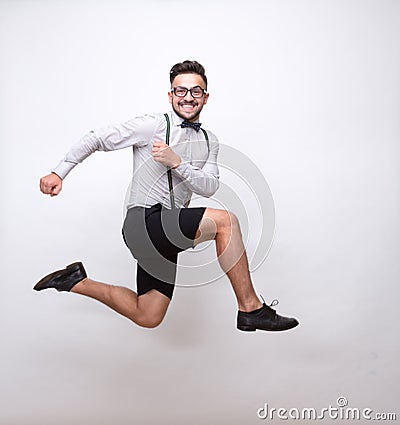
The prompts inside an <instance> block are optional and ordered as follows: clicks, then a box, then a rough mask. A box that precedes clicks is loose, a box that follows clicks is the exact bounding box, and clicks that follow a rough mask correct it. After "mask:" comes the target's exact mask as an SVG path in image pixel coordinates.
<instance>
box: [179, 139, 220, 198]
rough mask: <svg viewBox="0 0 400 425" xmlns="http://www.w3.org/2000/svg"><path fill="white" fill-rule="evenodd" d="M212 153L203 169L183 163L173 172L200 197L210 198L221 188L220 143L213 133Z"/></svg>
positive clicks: (211, 140) (211, 141)
mask: <svg viewBox="0 0 400 425" xmlns="http://www.w3.org/2000/svg"><path fill="white" fill-rule="evenodd" d="M209 133H210V134H211V137H210V153H209V156H208V159H207V162H206V163H205V164H204V166H203V167H202V168H199V167H196V166H195V165H192V164H190V163H189V162H181V163H180V164H179V165H178V166H177V167H175V168H174V169H173V170H172V171H173V173H174V174H175V175H176V176H178V178H180V179H181V180H184V182H185V184H186V185H187V186H188V187H189V189H190V190H191V191H192V192H194V193H196V194H198V195H200V196H205V197H207V198H209V197H210V196H212V195H214V193H215V192H216V191H217V190H218V188H219V170H218V162H217V158H218V152H219V143H218V140H217V138H216V137H215V136H214V135H213V134H212V133H211V132H209Z"/></svg>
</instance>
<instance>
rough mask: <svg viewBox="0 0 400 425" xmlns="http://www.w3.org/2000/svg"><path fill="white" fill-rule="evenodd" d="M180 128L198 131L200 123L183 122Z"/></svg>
mask: <svg viewBox="0 0 400 425" xmlns="http://www.w3.org/2000/svg"><path fill="white" fill-rule="evenodd" d="M181 127H182V128H187V127H190V128H193V130H196V131H199V130H200V127H201V123H200V122H190V121H188V120H184V121H183V122H182V124H181Z"/></svg>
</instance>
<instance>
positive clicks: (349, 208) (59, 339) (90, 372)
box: [0, 0, 400, 425]
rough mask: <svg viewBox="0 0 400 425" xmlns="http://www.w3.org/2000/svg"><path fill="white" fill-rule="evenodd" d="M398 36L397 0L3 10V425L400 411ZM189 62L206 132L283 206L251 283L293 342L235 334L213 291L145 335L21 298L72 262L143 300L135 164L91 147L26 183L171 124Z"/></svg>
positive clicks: (178, 424) (115, 319) (216, 287)
mask: <svg viewBox="0 0 400 425" xmlns="http://www.w3.org/2000/svg"><path fill="white" fill-rule="evenodd" d="M399 39H400V2H398V1H394V0H379V1H378V0H376V1H372V0H371V1H370V0H366V1H361V0H359V1H357V0H346V1H341V0H339V1H333V0H332V1H330V0H326V1H323V0H321V1H317V0H299V1H295V0H293V1H288V0H283V1H269V0H266V1H255V0H250V1H246V2H234V1H227V0H226V1H218V0H214V1H211V0H210V1H202V2H199V1H197V2H195V1H179V0H175V1H173V0H166V1H161V0H160V1H155V0H149V1H138V0H132V1H127V0H126V1H122V0H118V1H117V0H113V1H105V0H104V1H89V0H86V1H79V2H78V1H68V2H67V1H61V0H59V1H54V2H53V1H49V0H48V1H45V0H42V1H40V0H38V1H22V0H21V1H1V2H0V49H1V54H0V140H1V151H0V153H1V156H0V161H1V168H0V177H1V259H2V261H1V264H2V267H1V270H2V278H1V297H0V307H1V309H0V319H1V341H2V342H1V351H0V352H1V354H0V356H1V363H0V368H1V375H0V376H1V379H0V382H1V383H0V391H1V393H0V400H1V407H0V423H1V424H7V425H36V424H38V425H39V424H40V425H47V424H51V425H56V424H57V425H58V424H60V425H61V424H62V425H64V424H72V423H74V424H85V425H103V424H104V425H109V424H113V425H125V424H133V423H135V424H136V423H137V424H141V425H145V424H146V425H147V424H166V425H167V424H168V425H186V424H189V423H190V424H201V425H205V424H207V425H208V424H210V425H214V424H218V425H225V424H230V425H243V424H246V425H247V424H257V423H260V420H259V419H258V418H257V409H258V408H260V407H262V406H263V405H264V403H268V404H269V406H270V407H276V408H278V407H286V408H291V407H297V408H302V407H315V408H323V407H328V405H329V404H332V405H334V406H335V405H336V399H337V397H339V396H346V397H347V398H348V400H349V406H350V407H359V408H365V407H369V408H371V409H373V410H374V411H375V412H394V411H396V408H397V407H398V394H399V389H400V388H399V378H400V376H399V366H398V358H399V327H400V326H399V321H398V300H399V292H400V291H399V264H400V262H399V254H400V249H399V236H400V234H399V233H400V232H399V219H398V217H399V213H400V211H399V205H400V200H399V174H400V171H399V166H398V164H399V139H400V137H399V136H400V126H399V123H400V118H399V117H400V115H399V112H400V108H399V105H400V103H399V100H400V84H399V76H400V72H399V71H400V51H399V48H398V41H399ZM184 59H195V60H198V61H199V62H201V63H203V64H204V65H205V67H206V71H207V75H208V78H209V91H210V93H211V94H210V100H209V104H208V105H207V106H206V108H205V110H204V114H203V115H202V121H203V122H204V123H205V126H206V127H207V128H211V129H212V130H213V131H214V132H215V133H216V134H217V135H218V136H219V139H220V141H221V142H222V143H225V144H227V145H230V146H232V147H234V148H236V149H239V150H241V151H243V152H244V153H245V154H246V155H247V156H248V157H250V158H251V159H252V160H253V162H254V164H256V165H257V167H259V168H260V170H262V172H263V174H264V175H265V178H266V179H267V181H268V183H269V185H270V187H271V189H272V192H273V193H274V198H275V207H276V220H277V228H276V235H275V241H274V244H273V246H272V249H271V252H270V255H269V257H268V258H267V260H266V261H265V263H264V264H263V265H262V267H260V268H259V269H258V270H257V271H256V272H255V273H254V275H253V277H254V283H255V286H256V288H257V291H258V292H259V293H262V294H264V296H265V297H266V298H267V300H268V301H271V300H272V299H273V298H279V300H280V305H279V312H281V313H283V314H288V315H295V316H297V317H298V318H299V320H300V322H301V326H300V327H298V328H297V329H295V330H293V331H290V332H286V333H279V334H271V333H263V332H256V333H250V334H247V333H241V332H239V331H237V330H236V328H235V316H236V305H235V300H234V297H233V293H232V290H231V288H230V285H229V282H228V280H227V279H226V278H225V277H224V278H221V279H220V280H219V281H218V282H216V283H214V284H212V285H207V286H204V287H201V288H177V290H176V293H175V296H174V300H173V303H172V305H171V308H170V310H169V312H168V315H167V318H166V320H165V322H164V323H163V324H162V325H161V326H160V327H159V328H157V329H155V330H145V329H141V328H139V327H136V326H135V325H133V324H132V323H130V322H129V321H128V320H127V319H125V318H123V317H120V316H118V315H117V314H115V313H114V312H113V311H111V310H108V309H106V308H105V307H104V306H102V305H101V304H99V303H97V302H95V301H92V300H89V299H86V298H83V297H79V296H75V295H73V294H68V293H61V294H58V293H56V292H54V291H46V292H43V293H35V292H34V291H32V286H33V285H34V284H35V283H36V282H37V280H39V279H40V278H41V277H42V276H43V275H44V274H47V273H48V272H50V271H52V270H54V269H57V268H60V267H64V266H65V265H66V264H68V263H69V262H72V261H75V260H82V261H83V262H84V263H85V265H86V267H87V270H88V272H89V274H90V276H91V277H93V278H95V279H99V280H102V281H106V282H112V283H115V284H121V285H127V286H130V287H132V288H134V274H135V265H134V263H133V261H132V260H131V257H130V254H129V252H128V250H127V249H126V248H125V246H124V244H123V242H122V239H121V236H120V227H121V220H122V204H123V198H124V194H125V190H126V187H127V184H128V180H129V176H130V172H131V153H130V151H129V150H126V151H121V152H116V153H109V154H104V153H97V154H95V155H93V157H91V158H89V159H88V160H87V161H86V162H85V163H84V164H82V165H80V166H78V167H77V168H76V169H75V170H74V171H73V172H72V173H71V174H70V175H69V176H68V177H67V179H66V180H65V187H64V190H63V192H62V194H61V195H60V196H59V197H57V198H53V199H51V198H46V197H44V196H43V195H42V194H41V193H40V192H39V190H38V181H39V178H40V177H41V176H42V175H44V174H47V173H48V172H49V171H50V169H51V168H52V167H54V166H55V165H56V164H57V163H58V161H59V160H60V159H61V158H62V157H63V155H64V154H65V152H66V151H67V149H68V148H69V147H70V146H71V145H72V144H73V143H75V142H76V141H77V140H78V139H79V138H80V137H81V136H82V135H83V134H84V133H85V132H87V131H88V130H91V129H92V128H97V127H99V126H102V125H104V124H108V123H113V122H119V121H122V120H125V119H129V118H131V117H132V116H134V115H139V114H143V113H146V112H152V111H159V112H164V111H166V110H168V109H169V104H168V101H167V91H168V88H169V85H168V83H169V82H168V72H169V69H170V67H171V66H172V65H173V64H174V63H176V62H179V61H182V60H184ZM251 232H253V233H254V234H257V232H259V229H257V228H253V229H252V228H251V226H250V233H251ZM276 422H279V420H277V421H276Z"/></svg>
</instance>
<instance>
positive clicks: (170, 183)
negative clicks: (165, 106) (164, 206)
mask: <svg viewBox="0 0 400 425" xmlns="http://www.w3.org/2000/svg"><path fill="white" fill-rule="evenodd" d="M164 117H165V119H166V121H167V131H166V134H165V143H166V144H167V145H168V146H169V135H170V133H171V124H170V122H169V116H168V114H164ZM167 176H168V186H169V199H170V200H171V208H175V196H174V188H173V187H172V171H171V168H169V167H168V169H167Z"/></svg>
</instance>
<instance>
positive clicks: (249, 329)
mask: <svg viewBox="0 0 400 425" xmlns="http://www.w3.org/2000/svg"><path fill="white" fill-rule="evenodd" d="M298 325H299V322H297V323H296V324H294V325H293V326H291V327H290V328H284V329H258V328H255V327H253V326H237V329H239V331H244V332H255V331H256V330H260V331H264V332H283V331H289V330H290V329H293V328H295V327H296V326H298Z"/></svg>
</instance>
